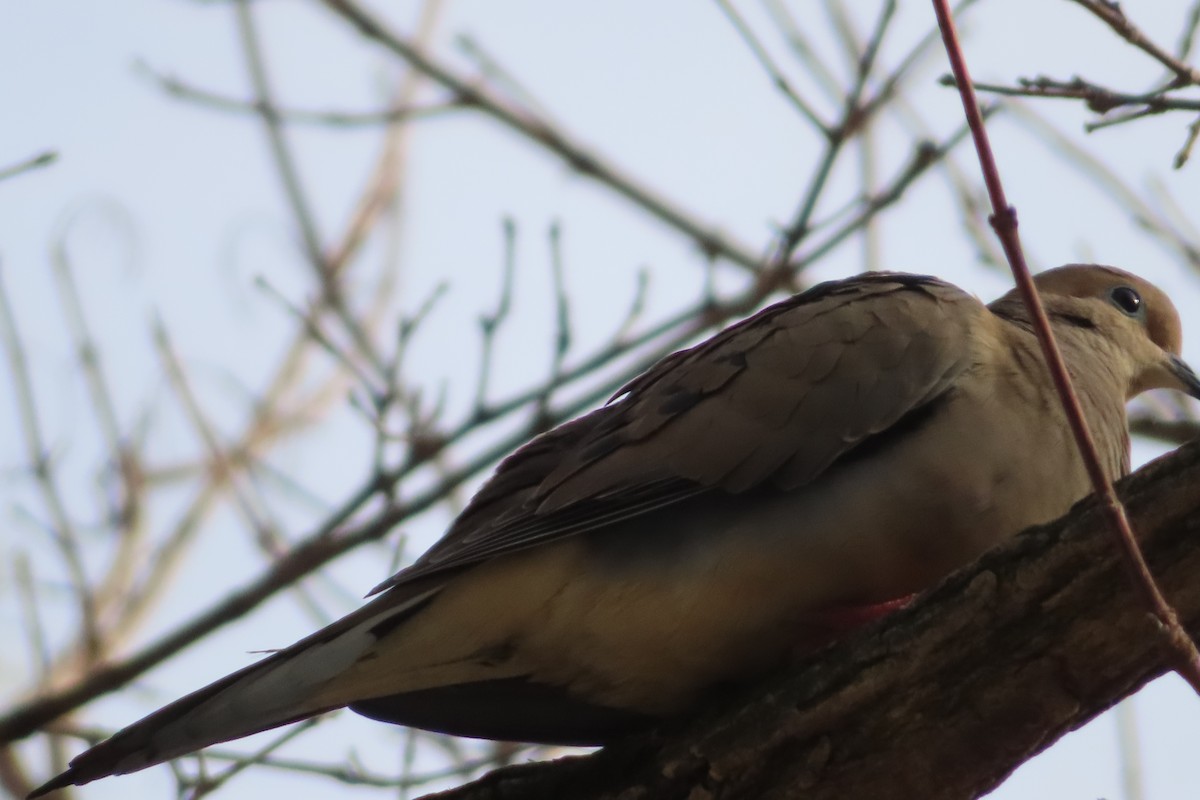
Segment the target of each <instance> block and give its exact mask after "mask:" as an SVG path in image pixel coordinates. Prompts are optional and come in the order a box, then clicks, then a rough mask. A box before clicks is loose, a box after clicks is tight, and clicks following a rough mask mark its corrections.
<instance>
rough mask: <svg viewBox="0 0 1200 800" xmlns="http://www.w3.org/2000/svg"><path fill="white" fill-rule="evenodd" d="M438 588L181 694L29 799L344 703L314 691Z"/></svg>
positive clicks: (389, 601)
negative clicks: (327, 701) (322, 699)
mask: <svg viewBox="0 0 1200 800" xmlns="http://www.w3.org/2000/svg"><path fill="white" fill-rule="evenodd" d="M437 591H438V588H436V587H435V588H433V589H429V590H427V591H424V592H421V593H419V594H414V595H409V596H408V597H397V596H395V595H383V596H381V597H380V598H379V599H378V600H376V601H375V602H373V603H370V604H368V605H366V606H364V607H363V608H361V609H359V610H358V611H357V612H355V613H353V614H351V615H349V616H347V617H344V618H342V619H341V620H338V621H337V622H335V623H333V624H332V625H330V626H328V627H326V628H324V629H322V630H320V631H318V632H316V633H314V634H313V635H311V636H309V637H307V638H305V639H303V640H301V641H299V642H297V643H296V644H294V645H292V646H291V647H288V648H287V649H285V650H281V651H279V652H278V653H274V654H272V655H270V656H268V657H267V658H265V659H263V660H262V661H259V662H258V663H257V664H251V665H250V666H248V667H246V668H245V669H242V670H239V671H237V672H234V673H233V674H231V675H227V676H225V677H224V678H222V679H220V680H218V681H216V682H214V683H211V684H209V685H208V686H205V687H204V688H203V689H199V690H197V691H195V692H192V693H191V694H189V695H187V696H185V697H182V698H180V699H178V700H176V701H175V702H173V703H171V704H170V705H167V706H165V707H163V708H161V709H159V710H158V711H155V712H154V713H153V714H150V715H149V716H147V717H145V718H144V719H142V720H139V721H138V722H135V723H134V724H132V725H130V726H129V727H127V728H124V729H122V730H120V731H117V732H116V733H115V734H113V735H112V736H111V737H110V738H108V739H106V740H105V741H103V742H101V743H100V744H98V745H96V746H95V747H93V748H91V749H90V750H87V751H86V752H84V753H82V754H81V755H79V756H77V757H76V758H74V759H72V761H71V765H70V768H69V769H67V770H66V771H65V772H63V773H62V774H61V775H59V776H58V777H56V778H54V779H53V780H51V781H49V782H47V783H46V784H44V785H42V786H40V787H38V789H36V790H35V791H34V792H33V793H32V794H30V795H29V797H30V799H31V800H32V798H35V797H40V796H42V795H44V794H47V793H49V792H52V791H54V790H55V789H62V788H64V787H66V786H72V785H75V786H80V785H82V784H85V783H90V782H91V781H94V780H97V779H99V778H104V777H107V776H109V775H124V774H126V773H129V772H136V771H138V770H140V769H145V768H146V767H150V766H153V765H155V764H161V763H162V762H164V761H169V760H170V759H172V758H177V757H179V756H183V755H186V754H188V753H191V752H195V751H196V750H199V749H201V748H203V747H207V746H208V745H211V744H217V743H219V742H226V741H229V740H230V739H237V738H240V737H242V736H249V735H250V734H252V733H259V732H261V731H265V730H270V729H271V728H277V727H279V726H280V725H286V724H287V723H289V722H296V721H298V720H301V719H305V718H307V717H311V716H314V715H316V714H320V713H322V712H325V711H331V710H333V708H337V707H340V706H333V707H329V706H327V705H326V706H323V705H321V704H320V703H319V702H314V700H313V698H314V697H315V696H316V695H318V693H319V690H320V689H321V688H322V687H324V686H325V685H327V684H328V683H329V681H331V680H333V679H335V678H336V677H337V676H338V675H339V674H341V673H342V672H344V671H345V670H346V669H348V668H349V667H350V666H351V665H353V664H354V663H355V662H356V661H357V660H358V659H359V658H360V657H361V656H362V655H363V654H364V653H366V652H367V651H368V650H370V648H371V647H372V646H373V645H374V644H375V642H376V641H377V634H376V630H377V629H378V628H379V626H381V625H383V626H385V627H389V626H393V627H394V624H395V623H394V620H397V619H399V618H404V617H407V616H409V615H411V614H412V613H414V612H415V611H416V610H418V609H419V608H421V607H423V605H424V603H425V602H426V601H427V600H429V599H430V598H431V597H432V596H433V595H434V594H436V593H437ZM397 600H399V601H400V602H396V601H397ZM381 607H382V608H381Z"/></svg>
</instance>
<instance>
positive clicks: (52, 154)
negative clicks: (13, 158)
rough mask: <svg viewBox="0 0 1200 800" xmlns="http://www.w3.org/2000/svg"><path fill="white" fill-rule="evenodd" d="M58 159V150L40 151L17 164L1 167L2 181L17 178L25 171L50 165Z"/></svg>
mask: <svg viewBox="0 0 1200 800" xmlns="http://www.w3.org/2000/svg"><path fill="white" fill-rule="evenodd" d="M57 160H58V152H57V151H55V150H46V151H45V152H42V153H38V154H37V155H36V156H32V157H30V158H27V159H25V160H24V161H18V162H17V163H16V164H10V165H9V166H7V167H0V181H6V180H8V179H9V178H15V177H16V176H18V175H20V174H21V173H24V172H30V171H31V170H35V169H39V168H41V167H48V166H50V165H51V164H53V163H54V162H55V161H57Z"/></svg>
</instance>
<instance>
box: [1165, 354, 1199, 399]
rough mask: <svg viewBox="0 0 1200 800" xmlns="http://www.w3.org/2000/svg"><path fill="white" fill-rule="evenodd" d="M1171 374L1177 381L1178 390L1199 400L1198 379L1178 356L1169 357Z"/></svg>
mask: <svg viewBox="0 0 1200 800" xmlns="http://www.w3.org/2000/svg"><path fill="white" fill-rule="evenodd" d="M1171 374H1172V375H1174V376H1175V378H1176V379H1177V380H1178V381H1179V390H1180V391H1183V392H1187V393H1188V394H1190V395H1191V396H1192V397H1194V398H1196V399H1197V400H1200V378H1198V377H1196V373H1195V372H1194V371H1193V370H1192V368H1191V367H1189V366H1188V365H1187V364H1186V363H1184V361H1183V359H1182V358H1180V357H1179V356H1171Z"/></svg>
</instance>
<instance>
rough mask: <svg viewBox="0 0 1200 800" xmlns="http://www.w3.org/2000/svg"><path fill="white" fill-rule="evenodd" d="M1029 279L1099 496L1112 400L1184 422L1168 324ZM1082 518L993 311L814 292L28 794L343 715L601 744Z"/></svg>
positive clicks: (1082, 274) (1079, 289) (591, 423)
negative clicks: (859, 615)
mask: <svg viewBox="0 0 1200 800" xmlns="http://www.w3.org/2000/svg"><path fill="white" fill-rule="evenodd" d="M1037 283H1038V286H1039V289H1040V291H1041V293H1042V294H1043V297H1044V300H1045V302H1046V306H1047V309H1048V311H1049V313H1050V318H1051V322H1052V324H1053V326H1054V328H1055V332H1056V335H1057V338H1058V339H1059V342H1060V345H1061V347H1062V349H1063V353H1064V356H1065V358H1066V360H1067V363H1068V366H1069V368H1070V369H1071V372H1072V374H1073V376H1074V378H1075V380H1076V383H1077V388H1078V389H1079V392H1080V396H1081V400H1082V403H1083V407H1084V410H1085V413H1086V414H1087V416H1088V420H1089V423H1090V424H1091V426H1092V429H1093V432H1094V433H1095V435H1096V438H1097V441H1098V443H1099V445H1100V450H1101V454H1102V457H1103V458H1104V460H1105V466H1106V468H1107V470H1108V472H1109V473H1110V474H1111V475H1113V476H1114V477H1115V476H1117V475H1119V474H1121V473H1123V472H1124V471H1126V470H1127V469H1128V463H1129V462H1128V459H1129V455H1128V431H1127V427H1126V422H1125V403H1126V401H1127V400H1128V399H1130V398H1132V397H1133V396H1135V395H1136V394H1138V393H1140V392H1142V391H1145V390H1147V389H1153V388H1173V389H1179V390H1182V391H1186V392H1188V393H1189V394H1191V395H1193V396H1195V397H1200V381H1198V380H1197V378H1196V376H1195V375H1194V374H1193V373H1192V372H1191V371H1190V370H1189V369H1188V368H1187V367H1186V366H1185V365H1184V364H1183V362H1182V361H1180V360H1179V357H1178V356H1179V349H1180V323H1179V316H1178V314H1177V313H1176V311H1175V309H1174V307H1173V306H1172V305H1171V302H1170V300H1169V299H1168V298H1167V297H1166V296H1165V295H1164V294H1163V293H1162V292H1161V291H1159V290H1158V289H1156V288H1155V287H1154V286H1152V285H1150V284H1148V283H1147V282H1145V281H1143V280H1141V279H1140V278H1137V277H1135V276H1133V275H1130V274H1128V273H1125V272H1122V271H1120V270H1115V269H1112V268H1107V267H1094V266H1071V267H1064V268H1061V269H1059V270H1052V271H1050V272H1047V273H1044V274H1042V275H1040V276H1038V278H1037ZM1033 454H1036V457H1033ZM1087 492H1088V484H1087V480H1086V476H1085V473H1084V471H1083V468H1082V465H1081V464H1080V462H1079V457H1078V455H1077V454H1076V452H1075V449H1074V445H1073V443H1072V440H1071V438H1070V434H1069V432H1068V430H1067V428H1066V424H1065V420H1064V418H1063V415H1062V411H1061V410H1060V408H1059V406H1058V401H1057V399H1056V397H1055V394H1054V391H1053V388H1052V387H1051V385H1050V382H1049V377H1048V374H1047V372H1046V369H1045V367H1044V365H1043V364H1042V361H1041V357H1040V355H1039V351H1038V348H1037V343H1036V341H1035V340H1034V338H1033V335H1032V333H1031V330H1030V325H1029V322H1028V319H1027V315H1026V312H1025V310H1024V308H1023V307H1022V306H1021V305H1020V302H1019V300H1018V299H1017V298H1016V296H1015V294H1013V293H1010V294H1008V295H1005V296H1004V297H1002V298H1000V299H999V300H997V301H996V302H995V303H993V304H992V305H991V306H984V305H983V304H981V303H980V302H979V301H978V300H976V299H974V298H973V297H971V296H970V295H968V294H966V293H964V292H963V291H961V290H959V289H957V288H955V287H954V286H951V285H949V284H947V283H944V282H942V281H939V280H937V279H934V278H929V277H923V276H914V275H901V274H882V273H881V274H872V275H864V276H860V277H858V278H852V279H849V280H845V281H836V282H831V283H825V284H822V285H820V286H817V287H815V288H813V289H811V290H809V291H807V292H804V293H803V294H800V295H797V296H795V297H792V298H789V299H787V300H784V301H783V302H781V303H778V304H776V305H774V306H771V307H770V308H767V309H765V310H763V311H761V312H759V313H758V314H756V315H755V316H753V317H750V318H749V319H747V320H744V321H743V322H740V323H738V324H736V325H734V326H732V327H730V328H728V329H726V330H724V331H722V332H720V333H718V334H717V335H715V336H713V337H712V338H711V339H709V340H708V341H706V342H703V343H701V344H699V345H697V346H695V347H693V348H691V349H689V350H684V351H680V352H678V353H675V354H672V355H670V356H668V357H667V358H665V359H663V360H662V361H661V362H659V363H658V364H657V365H655V366H654V367H652V368H651V369H650V370H649V371H647V372H646V373H645V374H643V375H641V376H639V377H638V378H635V379H634V380H633V381H631V382H630V383H629V384H628V385H627V386H626V387H625V388H624V389H623V390H622V391H621V392H620V393H619V394H618V396H617V397H616V398H615V399H614V401H613V402H612V403H610V404H609V405H608V406H605V407H604V408H601V409H599V410H597V411H594V412H592V413H591V414H588V415H586V416H584V417H581V418H580V419H577V420H574V421H572V422H569V423H566V424H565V425H562V426H560V427H558V428H556V429H554V430H552V431H550V432H548V433H546V434H544V435H543V436H540V437H538V438H537V439H534V440H533V441H532V442H530V443H529V444H527V445H525V446H524V447H522V448H521V449H519V450H517V451H516V452H515V453H514V454H513V455H511V456H510V457H509V458H507V459H506V460H505V461H504V462H502V463H501V464H500V466H499V467H498V468H497V470H496V474H495V475H494V476H493V477H492V479H491V480H490V481H489V482H488V483H487V484H486V485H485V486H484V487H483V488H482V489H481V490H480V492H479V493H478V494H477V495H476V496H475V498H474V499H473V500H472V501H471V503H470V505H469V506H468V507H467V508H466V510H464V512H463V513H462V514H461V515H460V516H459V518H458V519H457V520H456V521H455V522H454V524H453V525H452V526H451V527H450V529H449V531H447V533H446V535H445V536H444V537H443V538H442V540H441V541H439V542H438V543H437V544H435V545H434V546H433V547H432V548H431V549H430V550H429V551H428V552H427V553H425V555H423V556H422V557H421V558H420V559H418V560H417V562H416V563H414V564H413V565H412V566H411V567H409V568H408V569H406V570H404V571H402V572H400V573H399V574H397V575H396V576H394V577H393V578H391V579H389V580H388V581H387V582H385V583H384V584H382V585H380V586H379V587H377V588H376V590H375V592H376V593H378V594H379V596H378V597H376V598H375V599H374V600H372V601H371V602H370V603H368V604H367V605H365V606H364V607H363V608H362V609H360V610H359V611H357V612H355V613H353V614H351V615H349V616H347V617H345V618H344V619H342V620H339V621H337V622H335V623H333V624H332V625H330V626H328V627H327V628H325V629H323V630H321V631H318V632H317V633H314V634H313V635H312V636H310V637H308V638H306V639H304V640H303V641H301V642H298V643H296V644H294V645H292V646H291V647H289V648H287V649H286V650H283V651H280V652H279V653H276V654H274V655H272V656H270V657H268V658H266V659H264V660H262V661H261V662H259V663H257V664H254V665H252V666H249V667H247V668H245V669H243V670H242V671H240V672H238V673H235V674H233V675H230V676H228V677H226V678H224V679H222V680H220V681H217V682H216V683H214V684H212V685H211V686H208V687H206V688H204V689H201V690H199V691H197V692H195V693H194V694H192V695H189V696H187V697H185V698H183V699H181V700H179V701H176V702H175V703H172V704H171V705H169V706H167V707H165V708H163V709H161V710H159V711H157V712H155V713H154V714H151V715H150V716H149V717H147V718H146V719H144V720H142V721H141V722H137V723H135V724H133V725H132V726H130V727H128V728H126V729H124V730H122V731H120V732H118V733H117V734H115V735H114V736H113V737H112V738H111V739H109V740H108V741H106V742H103V743H101V744H99V745H97V746H96V747H94V748H92V749H91V750H89V751H87V752H86V753H84V754H83V755H81V756H79V757H78V758H76V759H75V760H74V761H73V762H72V764H71V768H70V769H69V770H68V771H67V772H65V773H63V774H62V775H60V776H59V777H57V778H55V779H54V780H52V781H50V782H49V783H47V784H46V785H45V786H43V787H42V788H41V789H39V790H38V792H37V793H35V794H42V793H45V792H47V791H50V790H52V789H54V788H58V787H61V786H66V785H69V784H82V783H87V782H88V781H91V780H95V779H96V778H100V777H103V776H106V775H110V774H119V773H124V772H130V771H134V770H138V769H142V768H144V767H147V766H150V765H152V764H156V763H159V762H161V761H164V760H167V759H170V758H174V757H176V756H179V755H183V754H185V753H188V752H192V751H194V750H197V749H199V748H201V747H204V746H206V745H209V744H213V743H215V742H220V741H225V740H228V739H232V738H237V737H240V736H245V735H248V734H250V733H253V732H256V731H259V730H264V729H267V728H271V727H276V726H278V725H282V724H284V723H286V722H289V721H294V720H297V719H301V718H304V717H307V716H311V715H313V714H316V713H320V712H322V711H326V710H329V709H333V708H339V707H342V706H350V707H351V708H353V709H355V710H357V711H360V712H361V713H364V714H366V715H368V716H372V717H376V718H380V719H386V720H388V721H393V722H397V723H402V724H410V725H416V726H419V727H424V728H429V729H433V730H440V731H445V732H449V733H455V734H460V735H469V736H483V737H491V738H505V739H517V740H526V741H540V742H562V743H602V742H605V741H608V740H609V739H611V738H613V737H615V736H619V735H621V734H622V733H624V732H626V731H628V730H631V729H634V728H636V727H639V726H644V725H647V724H651V723H653V722H654V721H655V720H657V719H661V718H663V717H665V716H668V715H671V714H676V713H679V712H681V711H684V710H686V709H687V708H688V707H689V706H691V705H693V704H695V703H696V702H697V701H698V700H699V699H700V698H701V697H702V696H703V693H704V692H705V691H706V690H708V689H710V688H711V687H713V686H716V685H720V684H722V683H727V682H729V681H738V680H744V679H747V678H750V677H752V676H754V675H756V674H759V673H761V672H762V671H763V670H765V669H768V668H770V667H771V666H773V665H776V664H778V663H780V662H781V661H782V660H784V659H785V658H786V657H787V656H788V654H789V653H790V652H792V651H794V650H795V649H797V648H804V647H805V646H811V644H812V642H814V641H817V640H819V639H820V634H821V631H820V630H819V628H820V625H819V624H818V622H817V621H818V620H819V619H820V615H821V614H822V612H824V611H827V610H830V609H844V608H847V607H862V606H870V605H872V604H878V603H883V602H886V601H888V600H892V599H894V598H897V597H902V596H904V595H907V594H910V593H913V592H916V591H920V590H921V589H923V588H925V587H927V586H929V585H930V584H932V583H933V582H935V581H937V580H938V579H940V578H941V577H942V576H944V575H945V574H946V573H948V572H949V571H951V570H953V569H954V568H956V567H958V566H961V565H963V564H965V563H967V562H969V561H970V560H972V559H973V558H975V557H976V556H978V555H979V554H980V553H982V552H983V551H984V550H986V549H987V548H988V547H990V546H992V545H993V544H995V543H996V542H998V541H1001V540H1003V539H1004V538H1006V537H1009V536H1011V535H1013V534H1015V533H1016V532H1018V531H1019V530H1021V529H1022V528H1024V527H1026V526H1028V525H1031V524H1034V523H1038V522H1044V521H1047V520H1049V519H1052V518H1054V517H1056V516H1058V515H1060V514H1062V513H1064V512H1065V511H1066V510H1067V509H1068V508H1069V507H1070V506H1071V504H1072V503H1074V502H1075V501H1077V500H1078V499H1080V498H1081V497H1082V496H1084V495H1085V494H1086V493H1087Z"/></svg>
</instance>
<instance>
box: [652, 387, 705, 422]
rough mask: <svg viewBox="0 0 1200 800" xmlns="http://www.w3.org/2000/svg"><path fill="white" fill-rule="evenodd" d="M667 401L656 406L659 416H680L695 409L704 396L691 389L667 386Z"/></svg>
mask: <svg viewBox="0 0 1200 800" xmlns="http://www.w3.org/2000/svg"><path fill="white" fill-rule="evenodd" d="M666 391H667V399H666V400H664V401H663V402H662V403H661V404H659V406H658V413H660V414H670V415H673V414H682V413H683V412H685V411H688V410H690V409H692V408H695V406H696V404H698V403H699V402H700V401H701V400H703V399H704V395H703V394H701V393H700V392H697V391H693V390H691V389H685V388H684V387H682V386H668V387H667V389H666Z"/></svg>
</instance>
